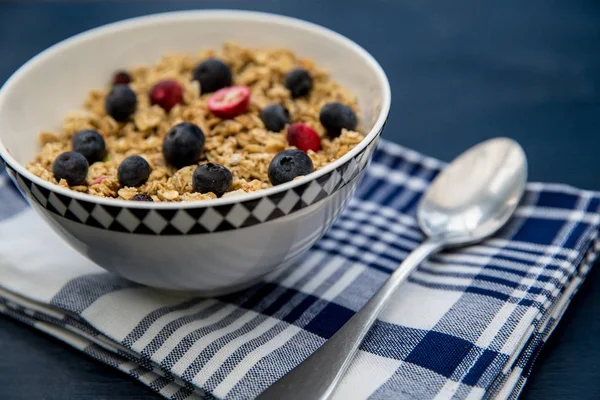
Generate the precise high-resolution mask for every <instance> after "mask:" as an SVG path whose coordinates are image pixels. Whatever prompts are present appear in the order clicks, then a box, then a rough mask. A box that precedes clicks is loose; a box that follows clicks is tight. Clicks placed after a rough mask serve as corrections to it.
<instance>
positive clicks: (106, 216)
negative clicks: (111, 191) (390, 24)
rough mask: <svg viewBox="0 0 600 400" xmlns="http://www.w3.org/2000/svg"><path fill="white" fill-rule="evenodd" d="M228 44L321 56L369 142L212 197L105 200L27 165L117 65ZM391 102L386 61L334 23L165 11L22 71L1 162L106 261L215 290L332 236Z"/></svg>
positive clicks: (154, 278) (68, 45)
mask: <svg viewBox="0 0 600 400" xmlns="http://www.w3.org/2000/svg"><path fill="white" fill-rule="evenodd" d="M224 41H234V42H237V43H239V44H241V45H247V46H254V47H261V46H265V47H268V46H283V47H287V48H290V49H291V50H293V51H295V52H296V53H298V54H300V55H302V56H305V57H310V58H313V59H315V60H316V61H317V63H318V64H319V65H320V66H323V67H325V68H327V69H328V70H329V71H330V72H331V74H332V76H333V77H334V78H335V79H336V80H338V81H339V82H340V83H341V84H342V85H344V86H345V87H347V88H348V89H350V90H351V91H353V92H354V93H355V94H356V95H357V96H358V101H359V105H360V108H361V114H360V116H359V117H360V120H361V128H362V129H363V130H364V131H365V132H367V135H366V137H365V139H364V140H363V141H362V142H361V143H360V144H359V145H358V146H357V147H355V148H354V149H353V150H352V151H350V152H349V153H348V154H346V155H345V156H344V157H342V158H341V159H339V160H337V161H336V162H334V163H332V164H331V165H328V166H327V167H325V168H323V169H321V170H319V171H316V172H314V173H312V174H309V175H307V176H305V177H303V178H302V179H299V180H297V181H293V182H289V183H286V184H283V185H280V186H277V187H274V188H270V189H266V190H263V191H259V192H255V193H251V194H248V195H247V196H238V197H230V198H221V199H215V200H209V201H201V202H189V203H163V204H161V203H156V204H153V203H150V204H148V203H143V202H131V201H130V202H127V201H122V200H111V199H102V198H99V197H93V196H90V195H87V194H81V193H76V192H73V191H69V190H66V189H63V188H61V187H59V186H56V185H52V184H50V183H48V182H46V181H43V180H41V179H39V178H37V177H36V176H34V175H32V174H31V173H29V172H28V171H27V170H26V169H25V168H24V165H25V164H26V163H27V162H29V161H30V160H32V159H33V157H34V155H35V153H36V151H37V150H38V141H37V137H38V134H39V132H40V131H42V130H55V131H59V130H60V128H59V127H60V122H61V120H62V118H63V117H64V115H65V114H66V113H67V112H69V111H72V110H75V109H78V108H79V107H80V104H81V102H82V100H83V99H84V98H85V96H86V94H87V92H88V90H89V89H91V88H94V87H102V86H103V85H105V84H106V82H107V81H109V79H110V76H111V74H112V73H113V72H114V71H115V70H116V69H119V68H123V67H132V66H135V65H140V64H150V63H153V62H155V61H156V60H158V59H159V58H160V57H161V56H162V55H164V54H168V53H174V52H187V53H193V52H197V51H199V50H200V49H202V48H206V47H220V46H221V45H222V43H223V42H224ZM389 107H390V88H389V84H388V81H387V78H386V76H385V73H384V72H383V70H382V69H381V67H380V66H379V64H378V63H377V62H376V61H375V60H374V59H373V57H371V56H370V55H369V54H368V53H367V52H366V51H365V50H364V49H362V48H361V47H359V46H358V45H357V44H355V43H354V42H352V41H350V40H348V39H347V38H345V37H343V36H341V35H339V34H337V33H335V32H332V31H330V30H328V29H326V28H323V27H320V26H317V25H314V24H311V23H308V22H304V21H300V20H297V19H293V18H287V17H282V16H277V15H269V14H263V13H255V12H246V11H188V12H176V13H165V14H156V15H151V16H146V17H141V18H134V19H130V20H126V21H121V22H117V23H113V24H110V25H106V26H103V27H100V28H97V29H93V30H90V31H88V32H85V33H82V34H79V35H76V36H74V37H72V38H70V39H67V40H65V41H63V42H61V43H59V44H57V45H55V46H52V47H51V48H49V49H47V50H45V51H44V52H42V53H41V54H39V55H37V56H36V57H34V58H32V59H31V60H30V61H29V62H27V63H26V64H25V65H23V66H22V67H21V68H20V69H19V70H18V71H17V72H15V73H14V75H13V76H11V77H10V79H9V80H8V81H7V82H6V83H5V84H4V86H3V87H2V89H1V90H0V157H1V158H2V159H3V160H4V162H5V164H6V167H7V170H8V172H9V174H10V176H11V178H12V179H13V180H14V181H15V182H16V183H17V185H18V187H19V189H20V190H21V192H22V193H23V194H24V195H25V197H27V198H28V200H29V202H30V203H31V205H32V207H33V208H34V209H35V210H36V211H37V212H38V213H39V214H40V215H41V216H42V217H43V218H44V219H45V220H46V221H47V222H48V223H49V224H50V225H51V226H52V227H53V228H54V230H55V231H56V232H57V233H58V234H60V235H61V236H62V237H63V238H64V239H65V240H66V241H67V242H68V243H69V244H70V245H71V246H72V247H74V248H75V249H76V250H78V251H79V252H81V253H82V254H84V255H86V256H87V257H89V258H90V259H91V260H93V261H94V262H96V263H97V264H98V265H100V266H102V267H104V268H105V269H107V270H109V271H112V272H115V273H117V274H120V275H122V276H124V277H126V278H128V279H130V280H132V281H135V282H139V283H142V284H144V285H149V286H154V287H158V288H163V289H170V290H186V291H196V292H198V293H200V294H205V295H212V294H219V293H226V292H231V291H235V290H237V289H240V288H242V287H244V286H248V285H249V284H251V283H254V282H256V281H257V280H259V279H260V278H261V277H262V276H264V275H265V274H267V273H269V272H271V271H273V270H275V269H276V268H283V267H286V266H289V265H291V264H293V263H294V262H295V261H296V260H298V258H299V257H301V255H302V253H303V252H304V251H305V250H307V249H308V248H309V247H310V246H311V245H312V244H313V243H314V242H315V241H316V240H318V239H319V237H321V235H323V233H324V232H325V231H326V230H327V229H328V228H329V227H330V226H331V224H332V223H333V221H334V220H335V218H336V217H337V216H338V215H339V214H340V212H341V211H342V210H343V208H344V206H345V204H346V203H347V201H348V200H349V198H350V197H351V196H352V194H353V193H354V190H355V188H356V185H357V182H358V181H359V179H360V177H361V176H362V174H363V172H364V170H365V168H366V167H367V165H368V163H369V160H370V159H371V156H372V154H373V150H374V149H375V146H376V143H377V140H378V139H379V136H380V134H381V130H382V129H383V126H384V123H385V120H386V118H387V116H388V112H389Z"/></svg>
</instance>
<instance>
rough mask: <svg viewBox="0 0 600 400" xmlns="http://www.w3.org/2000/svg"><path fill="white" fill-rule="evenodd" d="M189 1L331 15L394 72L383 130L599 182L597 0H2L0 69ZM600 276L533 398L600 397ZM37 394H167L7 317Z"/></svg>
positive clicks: (2, 367) (4, 346) (21, 365)
mask: <svg viewBox="0 0 600 400" xmlns="http://www.w3.org/2000/svg"><path fill="white" fill-rule="evenodd" d="M484 3H485V4H484ZM188 8H190V9H191V8H241V9H255V10H262V11H269V12H275V13H280V14H285V15H291V16H296V17H299V18H302V19H306V20H309V21H312V22H316V23H319V24H322V25H325V26H327V27H329V28H332V29H334V30H336V31H338V32H340V33H342V34H344V35H346V36H348V37H350V38H351V39H353V40H355V41H356V42H358V43H359V44H361V45H362V46H364V47H365V48H366V49H367V50H368V51H370V52H371V53H372V54H373V55H374V56H375V57H376V58H377V59H378V60H379V61H380V63H381V64H382V66H383V67H384V69H385V70H386V71H387V73H388V76H389V78H390V82H391V85H392V93H393V104H392V113H391V116H390V120H389V123H388V124H387V128H386V132H385V134H384V136H385V137H386V138H388V139H390V140H393V141H396V142H398V143H401V144H403V145H405V146H409V147H411V148H414V149H416V150H418V151H421V152H425V153H427V154H430V155H433V156H436V157H438V158H441V159H444V160H450V159H451V158H452V157H454V156H455V155H457V154H458V153H460V152H461V151H462V150H464V149H465V148H467V147H469V146H471V145H473V144H475V143H477V142H479V141H482V140H484V139H486V138H489V137H493V136H498V135H505V136H510V137H513V138H515V139H517V140H518V141H519V142H520V143H521V144H522V145H523V146H524V148H525V150H526V152H527V154H528V157H529V160H530V166H531V170H530V176H531V179H533V180H538V181H539V180H541V181H558V182H565V183H569V184H573V185H576V186H580V187H584V188H588V189H596V190H600V174H599V172H600V168H599V167H600V161H599V160H598V156H597V153H598V150H597V149H598V147H599V145H600V122H599V121H600V2H598V1H597V0H570V1H564V0H527V1H522V0H504V1H502V2H482V1H480V0H453V1H451V2H450V1H449V2H439V1H433V0H369V1H365V0H329V1H323V0H321V1H309V0H220V1H218V0H217V1H192V0H188V1H170V2H167V1H128V2H118V1H106V2H101V1H97V2H96V1H95V2H84V1H80V2H41V3H32V2H24V1H21V2H18V3H17V2H15V3H7V2H0V82H3V81H4V80H5V79H6V78H7V77H8V76H9V75H10V74H11V73H12V72H13V71H14V70H15V69H16V68H18V67H19V66H20V65H21V64H22V63H23V62H25V61H27V60H28V59H29V58H30V57H31V56H33V55H35V54H36V53H37V52H39V51H41V50H43V49H44V48H46V47H48V46H49V45H51V44H53V43H55V42H57V41H59V40H61V39H64V38H66V37H68V36H71V35H73V34H76V33H78V32H81V31H83V30H86V29H89V28H92V27H95V26H98V25H101V24H104V23H107V22H111V21H115V20H119V19H123V18H127V17H132V16H137V15H142V14H148V13H153V12H160V11H166V10H176V9H188ZM65 67H66V66H65ZM58 95H60V94H58V93H57V96H58ZM0 279H1V277H0ZM598 284H600V272H598V271H597V270H593V271H592V273H591V275H590V277H589V278H588V280H587V282H586V283H585V285H584V287H583V288H582V290H581V292H580V293H579V294H578V295H577V297H576V299H575V301H574V303H573V304H572V306H571V308H570V309H569V310H568V312H567V313H566V315H565V316H564V318H563V320H562V322H561V324H560V325H559V327H558V329H557V330H556V332H555V333H554V335H553V336H552V339H551V340H550V342H549V343H548V344H547V346H546V348H545V349H544V351H543V352H542V354H541V356H540V357H539V360H538V362H537V365H536V367H535V368H534V371H533V373H532V376H531V379H530V382H529V383H528V385H527V387H526V389H525V392H524V395H523V398H525V399H547V398H554V399H597V398H600V344H599V343H600V323H599V319H600V317H599V315H598V314H599V312H600V293H598V291H595V290H594V288H595V286H597V285H598ZM34 398H35V399H103V398H110V399H125V398H127V399H151V398H157V396H156V395H155V394H153V393H152V392H151V391H150V390H149V389H146V388H145V387H144V386H143V385H141V384H139V383H136V382H134V381H133V380H131V379H130V378H128V377H126V376H124V375H122V374H120V373H118V372H115V371H113V370H112V369H110V368H108V367H105V366H103V365H100V364H99V363H97V362H95V361H92V360H90V359H87V358H86V357H85V356H83V355H81V354H80V353H78V352H76V351H74V350H72V349H70V348H69V347H67V346H65V345H63V344H61V343H59V342H58V341H56V340H54V339H50V338H47V337H46V336H44V335H42V334H40V333H38V332H35V331H33V330H31V329H29V328H27V327H24V326H22V325H20V324H19V323H16V322H14V321H11V320H9V319H6V318H4V317H0V399H34Z"/></svg>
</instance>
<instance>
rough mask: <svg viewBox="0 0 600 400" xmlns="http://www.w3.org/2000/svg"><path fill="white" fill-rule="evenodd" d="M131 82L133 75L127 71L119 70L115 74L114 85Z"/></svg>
mask: <svg viewBox="0 0 600 400" xmlns="http://www.w3.org/2000/svg"><path fill="white" fill-rule="evenodd" d="M129 83H131V75H129V73H127V71H117V72H115V74H114V76H113V85H128V84H129Z"/></svg>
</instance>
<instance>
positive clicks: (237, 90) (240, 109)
mask: <svg viewBox="0 0 600 400" xmlns="http://www.w3.org/2000/svg"><path fill="white" fill-rule="evenodd" d="M249 105H250V88H249V87H248V86H231V87H226V88H223V89H220V90H217V91H216V92H215V93H213V95H212V96H210V98H209V99H208V109H209V110H210V111H211V112H212V113H213V114H215V115H216V116H217V117H219V118H223V119H228V118H233V117H235V116H237V115H240V114H242V113H244V112H246V110H247V109H248V106H249Z"/></svg>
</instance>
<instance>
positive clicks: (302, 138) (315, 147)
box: [287, 122, 321, 152]
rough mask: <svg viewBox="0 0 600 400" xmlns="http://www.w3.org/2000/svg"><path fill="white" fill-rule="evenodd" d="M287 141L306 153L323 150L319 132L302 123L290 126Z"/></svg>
mask: <svg viewBox="0 0 600 400" xmlns="http://www.w3.org/2000/svg"><path fill="white" fill-rule="evenodd" d="M287 140H288V143H289V144H290V145H292V146H296V147H297V148H298V149H299V150H302V151H304V152H307V151H309V150H312V151H319V150H320V149H321V138H320V137H319V135H317V132H315V131H314V129H313V128H311V127H310V126H308V125H306V124H305V123H302V122H295V123H293V124H291V125H290V126H288V133H287Z"/></svg>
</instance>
